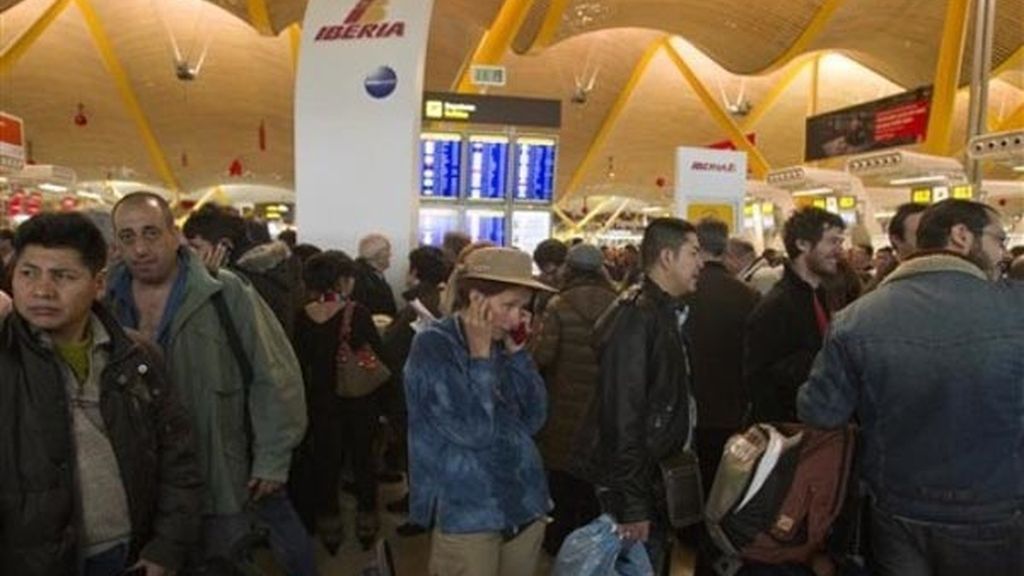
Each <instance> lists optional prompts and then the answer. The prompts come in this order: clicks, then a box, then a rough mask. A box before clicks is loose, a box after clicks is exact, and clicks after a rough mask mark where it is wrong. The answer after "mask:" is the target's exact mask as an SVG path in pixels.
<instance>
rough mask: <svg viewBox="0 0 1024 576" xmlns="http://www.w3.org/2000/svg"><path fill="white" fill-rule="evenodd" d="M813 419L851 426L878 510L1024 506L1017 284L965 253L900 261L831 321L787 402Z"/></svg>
mask: <svg viewBox="0 0 1024 576" xmlns="http://www.w3.org/2000/svg"><path fill="white" fill-rule="evenodd" d="M797 404H798V411H799V414H800V418H801V420H803V421H804V422H807V423H809V424H812V425H815V426H822V427H836V426H840V425H843V424H845V423H846V422H847V421H848V420H849V419H850V418H851V416H853V415H854V413H856V414H857V416H858V417H859V420H860V424H861V426H862V432H863V434H862V443H861V448H862V453H861V456H862V460H861V473H862V475H863V478H864V479H865V480H866V482H867V484H868V487H869V489H870V491H871V493H872V496H873V497H874V498H875V499H876V501H877V504H878V506H879V507H880V508H882V509H883V510H886V511H887V512H889V513H892V514H895V515H899V516H903V517H906V518H910V519H915V520H920V521H926V522H939V523H968V524H976V523H985V522H990V521H998V520H1001V519H1005V518H1007V517H1008V516H1010V515H1012V514H1013V513H1014V512H1015V511H1019V510H1021V509H1022V507H1024V283H995V282H990V281H989V280H988V279H987V278H986V277H985V275H984V274H983V273H982V271H981V270H980V269H979V268H977V267H976V266H974V264H971V263H970V262H968V261H967V260H964V259H962V258H960V257H957V256H953V255H950V254H935V255H928V256H922V257H919V258H915V259H912V260H909V261H908V262H906V263H904V264H903V265H902V266H900V268H899V269H897V270H896V271H895V272H894V273H893V274H892V275H891V276H890V277H889V278H887V279H886V280H885V282H883V283H882V285H881V287H880V288H879V289H878V290H876V291H874V292H872V293H871V294H868V295H867V296H865V297H864V298H862V299H861V300H859V301H858V302H856V303H854V304H853V305H852V306H850V307H849V308H848V309H847V310H845V311H844V312H842V313H840V314H839V315H838V316H837V318H836V319H835V320H834V321H833V323H832V326H831V328H830V330H829V334H828V336H827V338H826V341H825V345H824V347H823V349H822V351H821V353H820V354H819V355H818V357H817V359H816V360H815V363H814V368H813V369H812V371H811V375H810V379H809V381H808V382H807V383H806V384H804V386H803V387H802V388H801V390H800V394H799V398H798V401H797Z"/></svg>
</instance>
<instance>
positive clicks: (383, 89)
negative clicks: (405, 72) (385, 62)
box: [363, 66, 398, 99]
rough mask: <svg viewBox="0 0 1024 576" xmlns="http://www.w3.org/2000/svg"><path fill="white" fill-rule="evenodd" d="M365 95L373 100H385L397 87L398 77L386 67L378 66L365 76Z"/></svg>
mask: <svg viewBox="0 0 1024 576" xmlns="http://www.w3.org/2000/svg"><path fill="white" fill-rule="evenodd" d="M363 84H364V85H365V86H366V93H367V94H369V95H370V96H373V97H374V98H377V99H380V98H387V97H388V96H391V93H392V92H394V91H395V88H397V87H398V75H397V74H395V71H394V70H392V69H391V68H390V67H388V66H380V67H378V68H377V69H376V70H374V71H373V72H370V73H369V74H368V75H367V76H366V80H365V81H364V82H363Z"/></svg>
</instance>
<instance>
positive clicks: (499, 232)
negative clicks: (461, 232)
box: [466, 210, 508, 246]
mask: <svg viewBox="0 0 1024 576" xmlns="http://www.w3.org/2000/svg"><path fill="white" fill-rule="evenodd" d="M466 233H467V234H469V238H470V239H471V240H472V241H473V242H479V241H481V240H487V241H489V242H492V243H494V245H495V246H505V245H506V241H507V238H508V230H507V226H506V222H505V212H503V211H499V210H466Z"/></svg>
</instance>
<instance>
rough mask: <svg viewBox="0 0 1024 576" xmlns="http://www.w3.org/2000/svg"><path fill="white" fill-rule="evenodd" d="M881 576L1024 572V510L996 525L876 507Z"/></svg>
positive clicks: (875, 557) (1015, 575)
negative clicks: (915, 516) (934, 519)
mask: <svg viewBox="0 0 1024 576" xmlns="http://www.w3.org/2000/svg"><path fill="white" fill-rule="evenodd" d="M871 551H872V561H873V566H872V568H873V570H872V574H875V575H877V576H962V575H977V576H982V575H984V576H989V575H990V574H991V575H992V576H996V575H999V576H1003V575H1005V576H1020V575H1021V574H1024V513H1021V512H1018V513H1017V514H1016V515H1015V516H1013V517H1012V518H1009V519H1007V520H1004V521H1002V522H998V523H994V524H936V523H930V522H918V521H915V520H910V519H907V518H901V517H898V516H893V515H891V514H888V513H886V512H884V511H882V510H879V509H878V507H872V510H871Z"/></svg>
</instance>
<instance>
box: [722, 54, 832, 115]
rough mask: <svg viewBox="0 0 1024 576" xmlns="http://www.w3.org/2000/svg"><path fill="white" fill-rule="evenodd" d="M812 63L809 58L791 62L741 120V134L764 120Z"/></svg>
mask: <svg viewBox="0 0 1024 576" xmlns="http://www.w3.org/2000/svg"><path fill="white" fill-rule="evenodd" d="M813 61H814V59H812V58H809V59H807V60H802V61H798V62H797V61H794V62H791V63H790V65H789V68H787V69H786V72H785V73H784V74H783V75H782V77H781V78H779V81H778V82H776V83H775V84H774V85H772V87H771V90H769V91H768V93H767V94H765V95H764V96H763V97H761V101H760V102H756V103H755V104H754V109H753V110H751V111H750V114H747V116H746V117H745V118H743V121H741V122H740V124H739V127H740V130H741V131H742V132H743V133H747V132H750V131H751V130H753V129H754V128H755V127H756V126H757V123H758V122H760V121H761V119H762V118H764V115H765V114H767V113H768V111H769V110H771V109H772V108H773V107H775V104H776V103H778V101H779V99H780V98H782V95H783V94H785V93H786V90H789V87H790V86H791V85H792V84H793V82H795V81H796V79H797V78H799V77H800V75H801V74H803V72H804V70H806V69H807V66H809V65H811V63H812V62H813Z"/></svg>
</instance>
